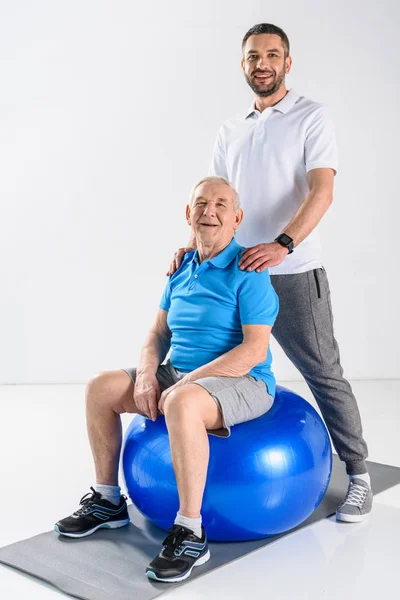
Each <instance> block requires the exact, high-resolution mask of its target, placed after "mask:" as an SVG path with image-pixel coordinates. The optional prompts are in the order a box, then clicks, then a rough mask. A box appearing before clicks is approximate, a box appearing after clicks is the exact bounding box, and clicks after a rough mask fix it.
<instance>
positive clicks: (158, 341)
mask: <svg viewBox="0 0 400 600" xmlns="http://www.w3.org/2000/svg"><path fill="white" fill-rule="evenodd" d="M169 348H170V343H169V342H168V341H167V340H164V339H162V338H161V337H160V336H159V335H157V334H156V333H154V332H153V331H150V332H149V334H148V336H147V338H146V339H145V342H144V344H143V346H142V350H141V353H140V360H139V365H138V367H137V373H138V374H140V373H143V372H144V371H146V372H147V373H150V374H152V375H155V374H156V372H157V369H158V367H159V365H160V364H161V363H162V362H163V360H164V359H165V357H166V356H167V354H168V350H169Z"/></svg>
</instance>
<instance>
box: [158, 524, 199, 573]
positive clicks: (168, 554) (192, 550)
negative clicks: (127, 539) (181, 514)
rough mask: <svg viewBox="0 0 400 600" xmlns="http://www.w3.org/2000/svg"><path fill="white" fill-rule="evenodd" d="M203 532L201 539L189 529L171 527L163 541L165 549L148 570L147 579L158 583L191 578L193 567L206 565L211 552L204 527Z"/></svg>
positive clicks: (177, 526) (179, 526)
mask: <svg viewBox="0 0 400 600" xmlns="http://www.w3.org/2000/svg"><path fill="white" fill-rule="evenodd" d="M201 531H202V536H201V538H199V537H197V535H195V534H194V533H193V531H192V530H191V529H188V528H187V527H182V526H181V525H174V526H173V527H171V529H169V530H168V535H167V537H166V538H165V540H164V541H163V546H164V547H163V549H162V550H161V552H160V554H158V555H157V556H156V557H155V558H154V559H153V560H152V561H151V563H150V564H149V566H148V567H147V569H146V575H147V577H149V579H155V580H156V581H170V582H174V581H183V580H184V579H187V578H188V577H189V575H190V573H191V572H192V569H193V567H199V566H200V565H203V564H204V563H206V562H207V561H208V559H209V558H210V551H209V549H208V542H207V536H206V532H205V531H204V527H202V528H201Z"/></svg>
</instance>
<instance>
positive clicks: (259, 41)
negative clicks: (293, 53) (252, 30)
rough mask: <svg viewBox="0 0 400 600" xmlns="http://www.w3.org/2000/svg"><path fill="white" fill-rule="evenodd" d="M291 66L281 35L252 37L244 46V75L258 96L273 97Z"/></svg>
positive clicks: (262, 34) (268, 34) (282, 83)
mask: <svg viewBox="0 0 400 600" xmlns="http://www.w3.org/2000/svg"><path fill="white" fill-rule="evenodd" d="M291 64H292V59H291V58H290V56H287V57H286V58H285V47H284V45H283V43H282V39H281V38H280V37H279V35H276V34H271V33H261V34H259V35H251V36H250V37H249V38H248V39H247V41H246V43H245V45H244V46H243V59H242V62H241V65H242V69H243V73H244V76H245V78H246V81H247V83H248V84H249V86H250V87H251V89H252V90H253V92H254V93H255V94H256V95H257V96H261V97H265V96H272V94H275V93H276V92H277V91H279V89H280V88H281V86H284V82H285V75H286V74H287V73H289V71H290V67H291Z"/></svg>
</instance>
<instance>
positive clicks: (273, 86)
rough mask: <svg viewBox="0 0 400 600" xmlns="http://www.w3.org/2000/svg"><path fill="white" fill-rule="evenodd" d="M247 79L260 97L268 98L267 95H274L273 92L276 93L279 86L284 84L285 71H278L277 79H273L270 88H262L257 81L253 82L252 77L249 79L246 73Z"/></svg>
mask: <svg viewBox="0 0 400 600" xmlns="http://www.w3.org/2000/svg"><path fill="white" fill-rule="evenodd" d="M245 78H246V81H247V83H248V84H249V86H250V87H251V89H252V90H253V92H254V93H255V94H256V95H257V96H259V97H260V98H266V97H267V96H272V94H275V93H276V92H277V91H278V90H279V88H280V87H281V85H282V82H283V81H284V80H285V71H284V70H282V71H281V72H280V73H278V74H277V75H276V76H275V79H274V80H273V82H272V84H271V87H269V88H264V89H260V88H259V86H258V84H257V83H253V81H251V79H249V77H248V76H247V75H245Z"/></svg>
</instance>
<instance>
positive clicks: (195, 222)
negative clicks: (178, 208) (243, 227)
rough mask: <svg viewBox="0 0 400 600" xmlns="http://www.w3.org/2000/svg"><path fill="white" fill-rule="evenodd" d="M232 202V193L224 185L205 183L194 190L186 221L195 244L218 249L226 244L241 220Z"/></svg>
mask: <svg viewBox="0 0 400 600" xmlns="http://www.w3.org/2000/svg"><path fill="white" fill-rule="evenodd" d="M235 202H236V195H235V192H234V191H233V190H232V189H231V188H230V187H229V186H228V185H226V183H222V182H204V183H201V184H200V185H198V186H197V187H196V188H195V190H194V192H193V196H192V201H191V204H190V206H187V207H186V218H187V221H188V223H189V225H191V226H192V228H193V230H194V233H195V235H196V240H197V241H198V242H200V243H202V244H205V245H207V246H215V247H221V248H223V247H225V246H226V245H227V244H229V242H230V241H231V239H232V237H233V235H234V233H235V230H236V229H237V228H238V227H239V224H240V222H241V220H242V218H243V211H242V209H241V208H239V209H236V207H235Z"/></svg>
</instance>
